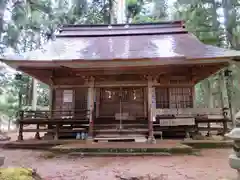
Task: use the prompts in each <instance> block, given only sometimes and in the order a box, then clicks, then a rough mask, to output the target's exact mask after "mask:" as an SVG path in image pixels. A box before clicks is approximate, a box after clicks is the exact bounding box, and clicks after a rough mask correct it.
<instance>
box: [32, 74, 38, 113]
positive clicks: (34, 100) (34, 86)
mask: <svg viewBox="0 0 240 180" xmlns="http://www.w3.org/2000/svg"><path fill="white" fill-rule="evenodd" d="M36 109H37V80H36V79H34V78H33V84H32V110H33V111H36Z"/></svg>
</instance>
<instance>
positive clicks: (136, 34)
mask: <svg viewBox="0 0 240 180" xmlns="http://www.w3.org/2000/svg"><path fill="white" fill-rule="evenodd" d="M176 34H188V31H187V30H185V29H183V30H182V31H164V32H138V33H136V32H135V33H125V34H117V33H110V34H90V33H89V34H61V33H60V34H57V35H56V37H57V38H65V37H70V38H71V37H108V36H109V37H111V36H112V37H117V36H145V35H176Z"/></svg>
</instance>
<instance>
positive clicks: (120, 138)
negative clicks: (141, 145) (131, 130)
mask: <svg viewBox="0 0 240 180" xmlns="http://www.w3.org/2000/svg"><path fill="white" fill-rule="evenodd" d="M146 140H147V139H146V137H145V136H143V135H139V134H137V135H119V134H114V135H109V134H108V135H99V136H96V137H95V138H94V141H98V142H111V141H135V142H146Z"/></svg>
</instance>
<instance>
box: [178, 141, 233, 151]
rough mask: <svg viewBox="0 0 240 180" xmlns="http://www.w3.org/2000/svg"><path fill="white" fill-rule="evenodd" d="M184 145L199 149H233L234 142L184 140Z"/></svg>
mask: <svg viewBox="0 0 240 180" xmlns="http://www.w3.org/2000/svg"><path fill="white" fill-rule="evenodd" d="M182 144H185V145H188V146H191V147H193V148H197V149H204V148H209V149H214V148H232V145H233V142H232V141H225V140H224V141H217V140H184V141H182Z"/></svg>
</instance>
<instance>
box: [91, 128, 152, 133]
mask: <svg viewBox="0 0 240 180" xmlns="http://www.w3.org/2000/svg"><path fill="white" fill-rule="evenodd" d="M94 131H95V132H96V133H147V132H148V129H147V128H144V129H143V128H141V129H140V128H138V129H133V128H129V129H95V130H94Z"/></svg>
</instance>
